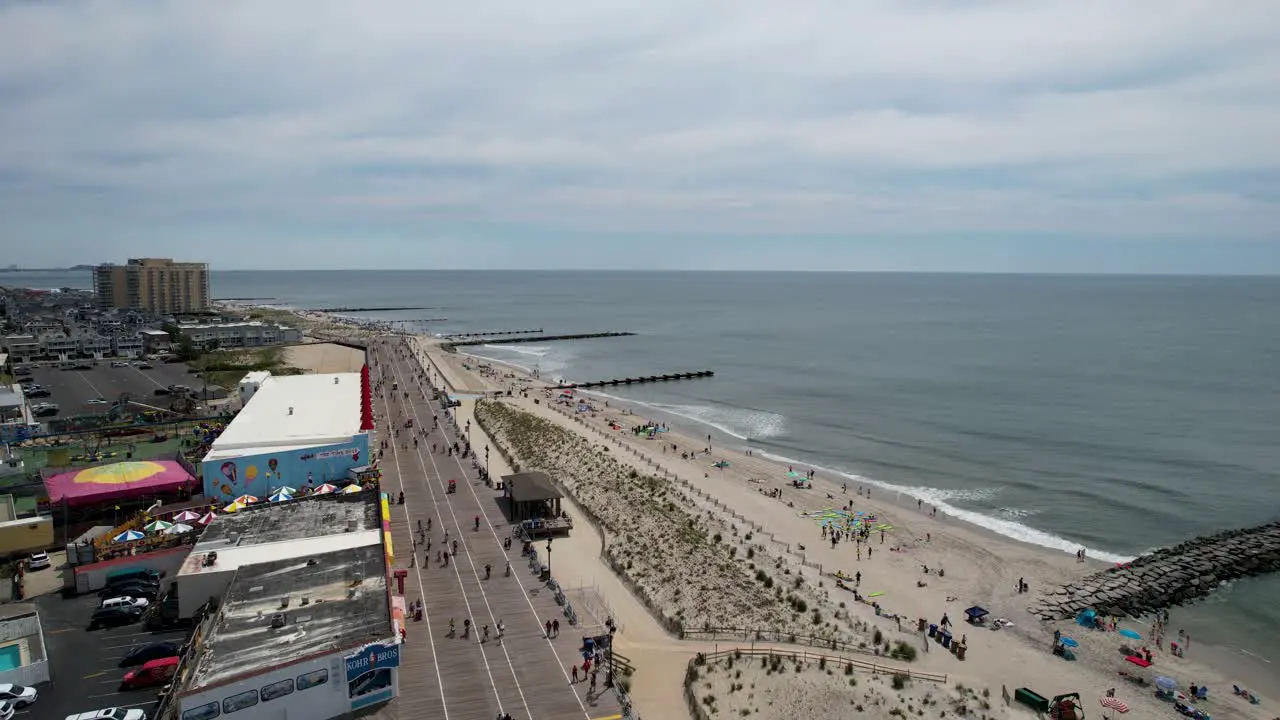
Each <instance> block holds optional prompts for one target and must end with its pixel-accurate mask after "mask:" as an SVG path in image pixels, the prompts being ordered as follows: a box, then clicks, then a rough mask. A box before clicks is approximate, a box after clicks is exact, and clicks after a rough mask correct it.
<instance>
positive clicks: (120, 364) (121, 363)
mask: <svg viewBox="0 0 1280 720" xmlns="http://www.w3.org/2000/svg"><path fill="white" fill-rule="evenodd" d="M111 367H129V363H127V362H125V361H124V360H116V361H115V362H113V363H111Z"/></svg>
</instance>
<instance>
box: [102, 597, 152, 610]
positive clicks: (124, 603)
mask: <svg viewBox="0 0 1280 720" xmlns="http://www.w3.org/2000/svg"><path fill="white" fill-rule="evenodd" d="M148 604H150V603H148V602H147V599H146V598H136V597H129V596H128V595H121V596H120V597H113V598H109V599H107V600H103V601H102V605H100V606H99V607H104V608H109V607H136V608H145V607H146V606H147V605H148Z"/></svg>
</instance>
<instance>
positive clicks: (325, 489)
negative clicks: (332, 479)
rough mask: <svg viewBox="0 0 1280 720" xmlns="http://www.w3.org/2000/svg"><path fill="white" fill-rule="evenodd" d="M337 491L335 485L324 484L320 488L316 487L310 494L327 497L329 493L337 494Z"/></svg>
mask: <svg viewBox="0 0 1280 720" xmlns="http://www.w3.org/2000/svg"><path fill="white" fill-rule="evenodd" d="M337 491H338V486H337V485H330V484H329V483H325V484H323V485H320V486H318V487H316V489H315V490H314V491H312V494H313V495H328V494H329V493H331V492H337Z"/></svg>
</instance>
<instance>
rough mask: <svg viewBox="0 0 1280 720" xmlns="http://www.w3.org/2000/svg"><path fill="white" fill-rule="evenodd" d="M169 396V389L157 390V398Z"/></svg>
mask: <svg viewBox="0 0 1280 720" xmlns="http://www.w3.org/2000/svg"><path fill="white" fill-rule="evenodd" d="M168 394H169V388H156V397H160V396H162V395H168Z"/></svg>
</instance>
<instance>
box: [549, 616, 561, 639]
mask: <svg viewBox="0 0 1280 720" xmlns="http://www.w3.org/2000/svg"><path fill="white" fill-rule="evenodd" d="M551 631H552V632H553V633H555V635H554V637H560V621H559V620H552V621H551Z"/></svg>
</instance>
